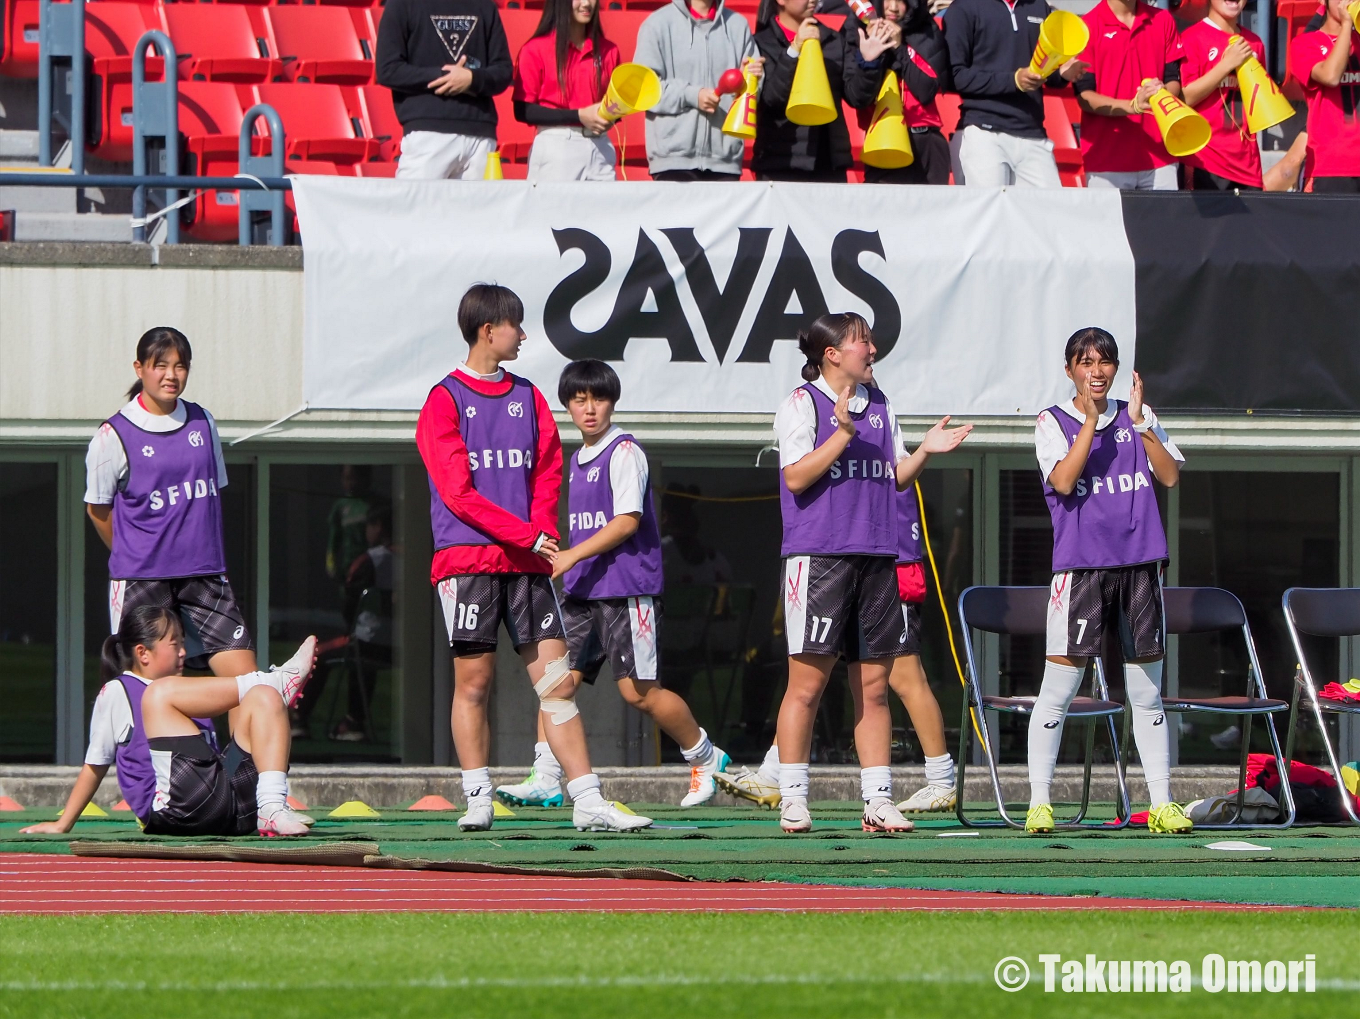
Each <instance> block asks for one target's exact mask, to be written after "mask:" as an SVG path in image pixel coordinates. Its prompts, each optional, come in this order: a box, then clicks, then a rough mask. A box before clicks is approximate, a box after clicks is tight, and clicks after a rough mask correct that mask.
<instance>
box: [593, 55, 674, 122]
mask: <svg viewBox="0 0 1360 1019" xmlns="http://www.w3.org/2000/svg"><path fill="white" fill-rule="evenodd" d="M660 101H661V79H660V78H658V77H657V76H656V72H655V71H653V70H652V69H651V68H650V67H643V66H642V65H641V64H619V66H618V67H616V68H614V73H613V74H611V75H610V76H609V89H608V90H607V91H606V92H605V94H604V98H603V99H601V100H600V116H601V117H604V119H605V120H618V119H619V118H620V117H626V116H628V114H630V113H641V112H642V111H643V110H650V109H651V108H652V107H653V106H655V105H656V104H657V103H659V102H660Z"/></svg>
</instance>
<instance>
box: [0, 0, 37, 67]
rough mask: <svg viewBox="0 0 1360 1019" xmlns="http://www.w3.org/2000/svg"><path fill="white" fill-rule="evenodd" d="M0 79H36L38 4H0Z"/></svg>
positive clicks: (31, 0)
mask: <svg viewBox="0 0 1360 1019" xmlns="http://www.w3.org/2000/svg"><path fill="white" fill-rule="evenodd" d="M0 3H3V4H4V7H3V9H2V10H0V75H4V76H5V77H7V78H36V77H37V76H38V0H0Z"/></svg>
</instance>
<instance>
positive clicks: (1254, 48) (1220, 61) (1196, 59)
mask: <svg viewBox="0 0 1360 1019" xmlns="http://www.w3.org/2000/svg"><path fill="white" fill-rule="evenodd" d="M1245 6H1246V3H1245V0H1209V16H1208V17H1207V18H1205V19H1204V20H1203V21H1200V22H1197V23H1196V24H1194V25H1191V26H1190V27H1189V28H1187V29H1186V30H1185V31H1184V32H1182V33H1181V43H1182V44H1183V45H1184V46H1185V63H1184V65H1182V67H1181V90H1182V98H1183V99H1184V100H1185V101H1186V103H1188V104H1189V105H1191V106H1193V107H1194V108H1195V109H1196V110H1197V111H1198V112H1199V113H1200V114H1201V115H1202V116H1203V117H1204V118H1205V119H1206V120H1207V121H1209V126H1210V127H1211V128H1212V129H1213V134H1212V135H1211V136H1210V138H1209V144H1208V145H1206V146H1205V147H1204V148H1203V149H1201V150H1200V151H1199V152H1196V153H1195V154H1194V155H1191V156H1187V157H1186V158H1185V165H1186V166H1187V167H1188V168H1189V169H1190V172H1191V177H1190V181H1191V185H1192V186H1193V187H1194V189H1195V190H1196V191H1215V190H1217V191H1229V190H1232V189H1234V188H1244V189H1246V190H1249V191H1260V190H1261V151H1260V149H1258V148H1257V146H1256V136H1255V135H1254V134H1252V133H1251V132H1250V131H1249V130H1247V118H1246V115H1245V114H1244V112H1243V110H1242V90H1241V89H1240V88H1239V87H1238V84H1237V69H1238V68H1239V67H1241V66H1242V65H1243V64H1244V63H1246V62H1247V60H1248V59H1250V58H1251V57H1253V56H1254V57H1255V58H1256V59H1257V60H1259V61H1261V62H1262V63H1264V62H1265V59H1266V48H1265V44H1264V43H1263V42H1261V37H1260V36H1258V35H1257V34H1256V33H1255V32H1252V31H1249V30H1248V29H1245V28H1243V27H1242V26H1241V25H1239V24H1238V23H1237V19H1238V17H1240V16H1241V14H1242V8H1243V7H1245Z"/></svg>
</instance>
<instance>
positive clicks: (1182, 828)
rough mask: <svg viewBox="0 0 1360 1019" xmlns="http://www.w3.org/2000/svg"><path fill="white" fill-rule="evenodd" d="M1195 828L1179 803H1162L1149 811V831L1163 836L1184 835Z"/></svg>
mask: <svg viewBox="0 0 1360 1019" xmlns="http://www.w3.org/2000/svg"><path fill="white" fill-rule="evenodd" d="M1194 827H1195V822H1194V821H1192V820H1190V818H1188V817H1186V816H1185V808H1184V807H1182V806H1181V805H1180V804H1179V803H1161V804H1158V805H1157V806H1155V807H1153V808H1152V809H1151V810H1149V811H1148V831H1150V832H1157V833H1158V834H1161V835H1184V834H1186V833H1187V832H1189V831H1190V830H1191V829H1192V828H1194Z"/></svg>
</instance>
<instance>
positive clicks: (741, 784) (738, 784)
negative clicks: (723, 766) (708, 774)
mask: <svg viewBox="0 0 1360 1019" xmlns="http://www.w3.org/2000/svg"><path fill="white" fill-rule="evenodd" d="M713 781H714V782H716V783H717V784H718V788H720V789H721V790H722V791H723V792H725V793H727V794H728V795H730V796H735V797H736V798H737V799H739V800H750V801H752V802H753V803H756V804H758V805H760V806H762V807H767V808H769V809H770V810H774V809H776V808H777V807H778V806H779V783H778V782H777V781H776V782H771V781H770V780H769V779H767V778H765V777H764V776H763V775H761V773H760V772H758V771H752V770H751V769H750V768H742V769H741V771H739V772H738V773H736V774H735V775H734V774H733V773H732V772H730V771H720V772H718V773H717V774H716V775H714V776H713Z"/></svg>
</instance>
